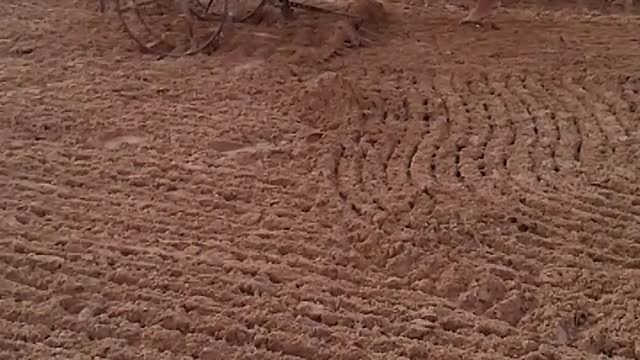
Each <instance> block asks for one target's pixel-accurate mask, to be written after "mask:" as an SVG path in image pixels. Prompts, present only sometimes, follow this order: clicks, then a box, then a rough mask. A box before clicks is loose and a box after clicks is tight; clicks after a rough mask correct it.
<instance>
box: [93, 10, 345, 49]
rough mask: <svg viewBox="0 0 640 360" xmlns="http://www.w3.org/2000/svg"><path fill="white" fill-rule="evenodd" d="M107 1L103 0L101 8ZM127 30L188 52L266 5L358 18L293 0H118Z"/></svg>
mask: <svg viewBox="0 0 640 360" xmlns="http://www.w3.org/2000/svg"><path fill="white" fill-rule="evenodd" d="M105 1H106V0H101V1H100V10H101V12H104V11H105V8H106V6H105ZM114 2H115V10H116V12H117V13H118V17H119V19H120V21H121V22H122V24H123V26H124V28H125V30H126V32H127V34H128V35H129V37H131V39H133V40H134V41H135V42H136V43H137V44H138V45H139V47H140V48H141V49H142V50H143V51H145V52H149V53H155V54H159V55H165V56H178V57H179V56H186V55H192V54H195V53H199V52H202V51H204V50H206V49H212V48H214V47H215V46H216V45H217V44H218V43H219V41H220V40H221V39H222V38H223V29H224V26H225V24H226V23H227V22H234V23H239V22H240V23H241V22H247V21H248V20H250V19H251V18H252V17H254V15H255V14H257V13H258V12H259V11H260V10H261V9H262V8H263V7H265V6H272V7H277V8H279V9H280V11H281V14H282V16H283V17H284V18H288V19H289V18H291V17H292V15H293V11H294V10H293V9H300V10H305V11H311V12H317V13H325V14H334V15H338V16H344V17H349V18H355V19H357V17H356V16H354V15H351V14H349V13H347V12H342V11H340V10H334V9H330V7H329V6H327V7H323V6H318V5H311V4H305V3H301V2H297V1H292V0H114Z"/></svg>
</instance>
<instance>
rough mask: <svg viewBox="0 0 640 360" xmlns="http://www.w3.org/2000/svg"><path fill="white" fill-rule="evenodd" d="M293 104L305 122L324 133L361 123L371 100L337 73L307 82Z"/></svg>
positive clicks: (363, 91) (328, 73)
mask: <svg viewBox="0 0 640 360" xmlns="http://www.w3.org/2000/svg"><path fill="white" fill-rule="evenodd" d="M293 103H295V104H296V107H297V108H298V109H297V112H296V114H297V116H299V118H300V121H302V122H303V123H305V124H307V125H309V126H311V127H313V128H315V129H318V130H321V131H332V130H344V129H347V128H349V127H352V126H354V124H356V123H358V122H359V121H362V117H363V114H364V113H365V112H366V110H367V108H369V107H370V106H372V101H371V100H370V99H369V98H368V97H367V91H365V90H363V89H361V88H360V87H359V86H358V85H357V84H355V83H354V82H353V81H351V80H348V79H345V78H344V77H343V76H342V75H340V74H338V73H334V72H324V73H322V74H320V75H318V76H316V77H314V78H312V79H310V80H308V81H306V82H305V83H304V85H303V88H302V89H301V91H300V93H299V94H297V95H296V96H295V97H294V99H293Z"/></svg>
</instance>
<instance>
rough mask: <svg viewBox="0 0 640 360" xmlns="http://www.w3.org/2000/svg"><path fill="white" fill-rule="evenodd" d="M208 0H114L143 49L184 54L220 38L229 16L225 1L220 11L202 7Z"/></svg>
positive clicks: (170, 53)
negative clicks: (202, 3)
mask: <svg viewBox="0 0 640 360" xmlns="http://www.w3.org/2000/svg"><path fill="white" fill-rule="evenodd" d="M205 1H206V2H208V1H210V0H116V10H117V12H118V16H119V17H120V21H122V24H123V25H124V27H125V30H126V31H127V33H128V34H129V36H130V37H131V38H132V39H133V40H134V41H135V42H136V43H137V44H138V45H139V46H140V47H141V48H142V49H143V50H145V51H148V52H152V53H156V54H160V55H167V56H184V55H191V54H195V53H197V52H200V51H202V50H204V49H206V48H207V47H209V46H211V45H212V44H213V42H214V41H216V40H218V39H219V38H220V35H221V34H222V28H223V26H224V23H225V21H226V20H227V16H228V8H227V1H228V0H214V1H216V2H218V3H219V5H218V8H219V12H218V13H216V12H213V11H209V10H212V9H210V7H206V6H205V7H201V6H200V5H201V4H200V3H201V2H205Z"/></svg>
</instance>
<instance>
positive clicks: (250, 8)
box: [194, 0, 268, 22]
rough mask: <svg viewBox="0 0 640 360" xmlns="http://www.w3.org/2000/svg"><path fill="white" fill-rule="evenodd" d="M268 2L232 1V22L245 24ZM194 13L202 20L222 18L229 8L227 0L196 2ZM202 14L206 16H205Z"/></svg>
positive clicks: (265, 0)
mask: <svg viewBox="0 0 640 360" xmlns="http://www.w3.org/2000/svg"><path fill="white" fill-rule="evenodd" d="M267 1H268V0H232V1H231V3H232V5H231V6H229V8H228V13H229V16H230V20H231V21H233V22H245V21H247V20H249V18H251V17H252V16H253V15H255V14H256V13H257V12H258V11H259V10H260V9H262V7H263V6H264V5H265V4H266V3H267ZM194 3H195V4H194V10H195V11H194V13H195V14H196V16H197V17H199V18H200V19H201V20H205V19H207V18H208V17H211V16H213V17H215V16H220V14H222V13H224V10H223V9H224V7H225V6H227V5H226V4H225V3H226V0H194ZM200 14H205V15H204V16H202V15H200Z"/></svg>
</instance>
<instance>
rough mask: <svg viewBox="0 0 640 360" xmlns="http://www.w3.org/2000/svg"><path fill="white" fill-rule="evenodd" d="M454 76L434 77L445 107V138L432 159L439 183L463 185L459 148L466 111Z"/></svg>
mask: <svg viewBox="0 0 640 360" xmlns="http://www.w3.org/2000/svg"><path fill="white" fill-rule="evenodd" d="M455 77H456V75H455V74H453V73H451V74H446V75H438V76H436V79H435V89H436V91H437V92H438V93H439V94H442V98H443V101H444V106H445V107H446V109H447V122H446V132H447V138H446V141H445V142H444V143H443V144H441V146H440V148H439V149H438V152H437V153H436V157H435V159H434V160H433V161H434V163H436V164H437V165H436V169H435V174H436V179H437V180H438V182H439V183H449V182H453V183H456V184H460V185H463V186H464V183H463V179H462V174H461V173H460V150H462V149H463V148H464V146H463V144H462V143H461V139H464V137H465V132H464V129H465V127H466V126H465V123H466V122H467V112H466V108H465V104H464V99H463V98H461V97H460V94H457V93H456V91H455V85H454V81H455V80H454V79H455ZM449 135H450V136H449Z"/></svg>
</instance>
